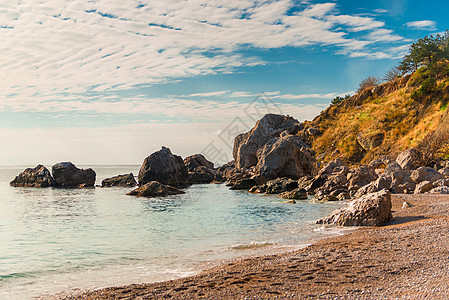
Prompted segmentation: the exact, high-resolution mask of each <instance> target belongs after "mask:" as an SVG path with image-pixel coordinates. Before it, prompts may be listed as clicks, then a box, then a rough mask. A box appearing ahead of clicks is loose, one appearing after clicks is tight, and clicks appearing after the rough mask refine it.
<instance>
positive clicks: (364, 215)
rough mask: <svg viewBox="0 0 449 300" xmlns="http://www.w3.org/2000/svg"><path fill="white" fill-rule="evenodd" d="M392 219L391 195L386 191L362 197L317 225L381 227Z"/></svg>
mask: <svg viewBox="0 0 449 300" xmlns="http://www.w3.org/2000/svg"><path fill="white" fill-rule="evenodd" d="M391 218H392V214H391V194H390V192H389V191H388V190H382V191H379V192H376V193H372V194H368V195H364V196H362V197H361V198H359V199H356V200H354V201H352V202H351V203H349V204H348V206H347V207H343V208H340V209H338V210H336V211H334V212H333V213H332V214H331V215H330V216H328V217H325V218H323V219H321V220H318V221H317V224H335V225H339V226H382V225H384V224H386V223H387V222H388V221H390V219H391Z"/></svg>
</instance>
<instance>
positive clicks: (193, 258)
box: [0, 165, 345, 300]
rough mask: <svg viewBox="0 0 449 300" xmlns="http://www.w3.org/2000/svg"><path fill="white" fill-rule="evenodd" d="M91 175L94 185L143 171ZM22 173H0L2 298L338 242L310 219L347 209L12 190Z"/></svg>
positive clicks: (203, 190) (268, 198)
mask: <svg viewBox="0 0 449 300" xmlns="http://www.w3.org/2000/svg"><path fill="white" fill-rule="evenodd" d="M29 167H34V166H29ZM79 167H83V168H86V166H79ZM90 167H92V168H93V169H94V170H95V172H96V174H97V185H100V184H101V181H102V180H103V179H105V178H108V177H113V176H116V175H120V174H127V173H131V172H132V173H133V174H135V175H137V174H138V170H139V167H140V166H137V165H129V166H90ZM24 169H25V166H3V167H0V299H2V300H4V299H35V298H43V299H45V298H47V297H49V296H51V295H57V294H62V295H63V294H70V293H74V292H79V291H82V290H86V289H98V288H104V287H109V286H121V285H127V284H133V283H149V282H156V281H165V280H171V279H176V278H180V277H184V276H189V275H193V274H196V273H198V272H199V271H201V270H203V269H205V268H208V267H211V266H214V265H217V264H220V263H224V262H226V261H229V260H233V259H239V258H244V257H248V256H258V255H266V254H274V253H281V252H285V251H292V250H295V249H300V248H302V247H305V246H307V245H308V244H310V243H311V242H313V241H315V240H317V239H320V238H324V237H328V236H333V235H339V234H342V232H341V231H340V230H339V229H336V228H333V227H322V226H319V225H315V221H316V220H317V219H319V218H321V217H323V216H325V215H327V214H329V213H330V212H332V211H333V210H335V209H337V208H339V207H341V206H343V205H345V203H343V202H329V203H312V202H311V199H309V200H304V201H297V204H286V203H283V200H282V199H280V198H278V197H277V196H276V195H261V194H251V193H248V192H245V191H233V190H230V189H229V188H228V187H226V186H225V185H224V184H201V185H192V186H191V187H189V188H187V189H185V192H186V193H185V194H183V195H176V196H170V197H165V198H143V197H133V196H127V195H126V193H128V192H129V191H131V190H132V188H101V187H98V186H97V187H96V188H86V189H56V188H43V189H41V188H18V187H11V186H10V185H9V182H10V181H11V180H13V179H14V178H15V176H17V175H18V174H19V173H20V172H22V171H23V170H24Z"/></svg>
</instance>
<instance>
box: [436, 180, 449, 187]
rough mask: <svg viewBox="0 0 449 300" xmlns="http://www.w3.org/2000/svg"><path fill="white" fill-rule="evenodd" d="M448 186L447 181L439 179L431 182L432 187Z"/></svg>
mask: <svg viewBox="0 0 449 300" xmlns="http://www.w3.org/2000/svg"><path fill="white" fill-rule="evenodd" d="M439 186H449V179H447V178H446V179H440V180H437V181H434V182H433V187H439Z"/></svg>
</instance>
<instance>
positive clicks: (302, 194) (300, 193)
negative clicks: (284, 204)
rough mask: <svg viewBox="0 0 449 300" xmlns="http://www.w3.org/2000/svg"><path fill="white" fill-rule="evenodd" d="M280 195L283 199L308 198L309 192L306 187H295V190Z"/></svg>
mask: <svg viewBox="0 0 449 300" xmlns="http://www.w3.org/2000/svg"><path fill="white" fill-rule="evenodd" d="M279 197H281V198H282V199H295V200H307V192H306V190H305V189H294V190H293V191H288V192H283V193H281V194H279Z"/></svg>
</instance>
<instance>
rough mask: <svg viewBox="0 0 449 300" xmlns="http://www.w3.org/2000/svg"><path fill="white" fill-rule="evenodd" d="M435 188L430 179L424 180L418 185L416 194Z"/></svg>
mask: <svg viewBox="0 0 449 300" xmlns="http://www.w3.org/2000/svg"><path fill="white" fill-rule="evenodd" d="M431 189H433V184H432V183H431V182H430V181H422V182H420V183H418V184H417V185H416V188H415V192H414V194H423V193H427V192H428V191H430V190H431Z"/></svg>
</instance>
